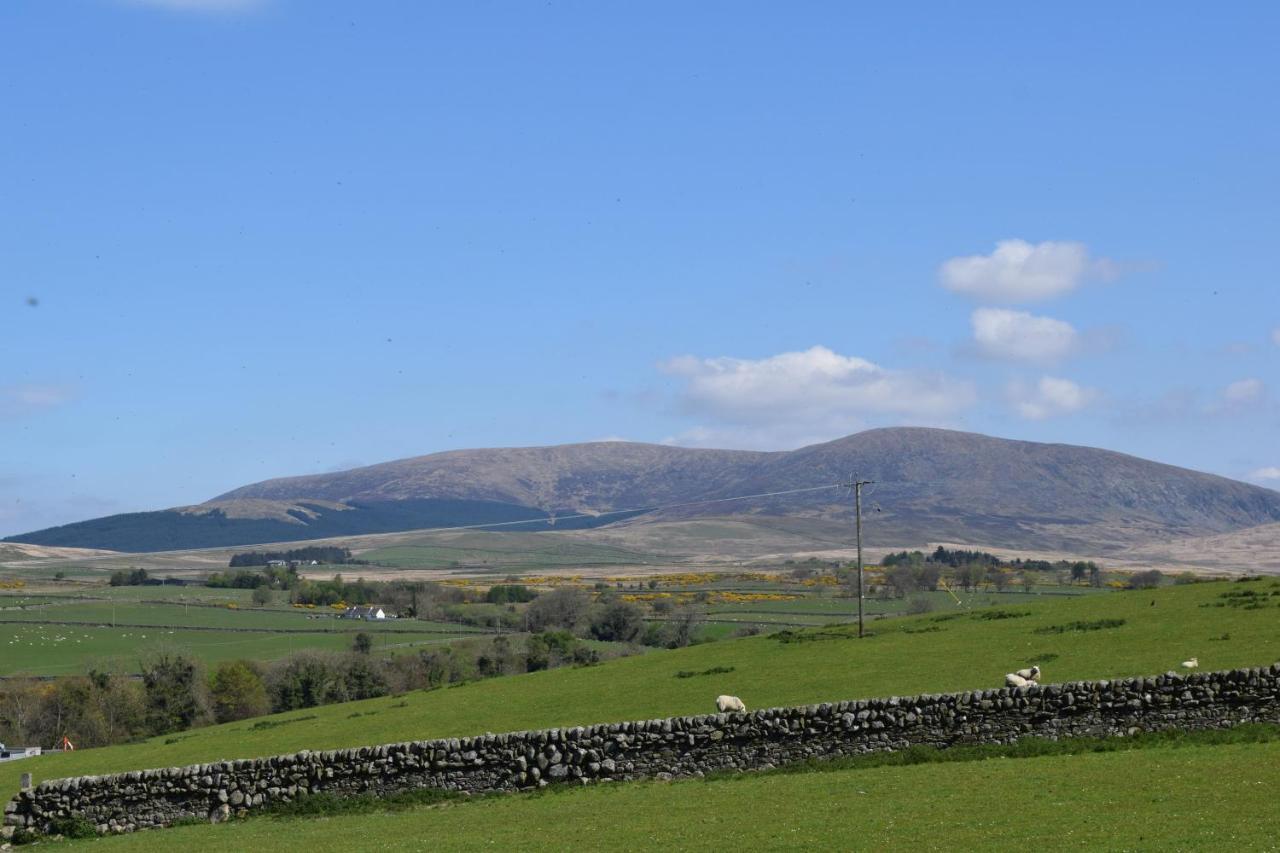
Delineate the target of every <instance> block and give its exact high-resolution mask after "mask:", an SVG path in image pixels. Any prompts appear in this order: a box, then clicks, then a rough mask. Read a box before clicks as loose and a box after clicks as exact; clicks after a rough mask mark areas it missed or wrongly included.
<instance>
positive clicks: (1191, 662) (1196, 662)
mask: <svg viewBox="0 0 1280 853" xmlns="http://www.w3.org/2000/svg"><path fill="white" fill-rule="evenodd" d="M1198 666H1200V658H1187V659H1186V660H1184V661H1183V662H1182V668H1183V669H1195V668H1196V667H1198Z"/></svg>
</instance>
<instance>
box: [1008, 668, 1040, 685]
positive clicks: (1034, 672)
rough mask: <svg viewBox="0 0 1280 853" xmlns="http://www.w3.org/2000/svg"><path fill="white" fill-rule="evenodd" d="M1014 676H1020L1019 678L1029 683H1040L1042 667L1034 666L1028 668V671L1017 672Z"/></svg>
mask: <svg viewBox="0 0 1280 853" xmlns="http://www.w3.org/2000/svg"><path fill="white" fill-rule="evenodd" d="M1014 675H1016V676H1018V677H1019V678H1023V679H1026V680H1027V681H1039V680H1040V667H1038V666H1032V667H1028V668H1027V669H1020V670H1018V671H1017V672H1015V673H1014Z"/></svg>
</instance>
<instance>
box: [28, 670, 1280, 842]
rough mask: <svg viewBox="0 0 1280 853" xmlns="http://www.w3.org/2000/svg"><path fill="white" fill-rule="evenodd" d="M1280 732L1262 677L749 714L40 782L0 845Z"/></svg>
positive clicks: (1277, 702)
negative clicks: (412, 799)
mask: <svg viewBox="0 0 1280 853" xmlns="http://www.w3.org/2000/svg"><path fill="white" fill-rule="evenodd" d="M1245 722H1273V723H1280V663H1277V664H1275V665H1273V666H1270V667H1261V668H1253V669H1238V670H1228V671H1224V672H1212V673H1196V674H1191V675H1182V674H1179V673H1172V672H1171V673H1167V674H1165V675H1157V676H1151V677H1142V678H1127V679H1118V680H1114V681H1082V682H1073V683H1068V684H1052V685H1045V686H1031V687H1026V688H1016V689H1014V688H1004V689H999V690H980V691H971V692H967V693H946V694H930V695H923V696H910V697H892V698H887V699H867V700H857V701H848V702H831V703H824V704H821V705H808V706H804V707H797V708H771V709H767V710H760V711H752V712H749V713H745V714H710V715H706V716H696V717H675V718H672V719H660V720H642V721H637V722H627V723H608V724H602V725H593V726H587V727H579V728H564V729H549V730H544V731H526V732H511V733H508V734H497V735H493V734H489V735H483V736H480V737H471V738H451V739H445V740H428V741H412V742H406V743H393V744H384V745H382V746H367V747H359V748H355V749H339V750H328V751H323V752H309V751H303V752H299V753H296V754H292V755H277V756H274V757H271V758H258V759H242V760H237V761H220V762H215V763H212V764H199V765H193V766H190V767H168V768H162V769H158V770H139V771H136V772H132V773H121V774H116V775H111V776H82V777H77V778H70V779H55V780H50V781H46V782H41V783H40V784H39V785H37V786H36V787H34V788H32V789H28V790H24V791H21V792H20V793H19V794H18V795H17V796H16V797H14V798H13V800H11V801H10V802H9V803H8V805H7V806H6V807H5V824H6V826H7V828H8V831H10V832H11V831H12V829H13V828H15V827H26V828H28V829H31V830H35V831H40V832H47V831H49V830H50V829H51V828H52V827H53V826H54V824H55V821H57V820H58V819H60V818H63V819H65V818H68V817H78V818H82V819H84V820H87V821H89V822H91V823H92V824H93V825H94V826H96V827H97V829H98V831H99V832H101V833H111V832H128V831H132V830H135V829H142V828H146V827H156V826H165V825H167V824H171V823H173V822H175V821H179V820H189V819H192V818H198V819H209V820H215V821H216V820H222V819H225V818H227V817H230V816H232V815H242V814H246V813H249V812H251V811H253V810H254V809H260V808H262V807H264V806H268V805H270V804H272V803H279V802H283V801H288V800H291V799H293V798H295V797H299V796H304V795H307V794H312V793H318V792H327V793H330V794H335V795H339V796H342V795H353V794H363V793H374V794H379V793H390V792H395V791H404V790H407V789H413V788H439V789H445V790H450V791H460V792H466V793H488V792H495V791H517V790H521V789H525V788H533V787H538V786H542V785H546V784H549V783H556V782H560V783H572V784H588V783H591V782H599V781H605V780H627V779H645V778H661V779H669V778H676V777H688V776H701V775H702V774H704V773H707V772H709V771H713V770H725V769H733V770H758V769H765V768H770V767H775V766H778V765H782V764H787V763H791V762H797V761H804V760H806V759H823V758H832V757H837V756H848V755H858V754H862V753H870V752H883V751H889V750H899V749H905V748H907V747H910V746H914V745H917V744H922V745H928V746H934V747H940V748H945V747H949V746H953V745H957V744H978V743H1010V742H1012V741H1016V740H1018V739H1019V738H1023V737H1028V736H1039V737H1048V738H1062V737H1077V736H1096V737H1107V736H1115V735H1130V734H1134V733H1136V732H1138V731H1152V730H1162V729H1185V730H1195V729H1215V728H1229V727H1231V726H1235V725H1238V724H1240V723H1245Z"/></svg>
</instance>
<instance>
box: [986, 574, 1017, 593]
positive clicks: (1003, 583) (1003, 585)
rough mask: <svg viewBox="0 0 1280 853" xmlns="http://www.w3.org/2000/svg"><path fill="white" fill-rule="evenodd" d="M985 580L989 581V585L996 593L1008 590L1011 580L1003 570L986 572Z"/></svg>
mask: <svg viewBox="0 0 1280 853" xmlns="http://www.w3.org/2000/svg"><path fill="white" fill-rule="evenodd" d="M987 578H988V580H990V581H991V585H992V586H994V587H995V588H996V592H1004V591H1005V590H1006V589H1008V588H1009V584H1010V582H1011V581H1012V580H1013V578H1012V577H1011V576H1010V574H1009V573H1008V572H1006V571H1005V570H1004V569H991V570H989V571H988V572H987Z"/></svg>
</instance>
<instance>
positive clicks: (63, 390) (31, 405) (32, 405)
mask: <svg viewBox="0 0 1280 853" xmlns="http://www.w3.org/2000/svg"><path fill="white" fill-rule="evenodd" d="M73 397H74V395H73V394H72V392H71V389H69V388H67V387H65V386H61V385H8V386H4V387H0V417H17V416H21V415H31V414H35V413H37V412H42V411H45V410H47V409H53V408H56V407H58V406H61V405H62V404H64V403H67V402H70V401H71V399H72V398H73Z"/></svg>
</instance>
